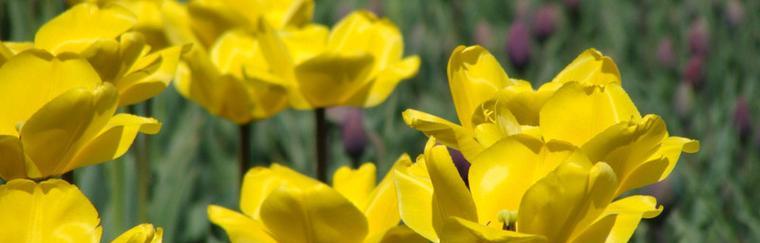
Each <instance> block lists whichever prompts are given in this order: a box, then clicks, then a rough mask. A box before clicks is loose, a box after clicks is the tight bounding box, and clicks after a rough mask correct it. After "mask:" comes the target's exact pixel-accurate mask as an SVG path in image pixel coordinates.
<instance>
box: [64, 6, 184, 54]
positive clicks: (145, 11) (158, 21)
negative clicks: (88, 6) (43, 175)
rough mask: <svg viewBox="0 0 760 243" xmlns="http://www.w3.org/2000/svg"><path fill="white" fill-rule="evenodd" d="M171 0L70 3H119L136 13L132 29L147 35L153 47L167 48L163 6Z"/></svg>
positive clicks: (146, 38) (147, 39)
mask: <svg viewBox="0 0 760 243" xmlns="http://www.w3.org/2000/svg"><path fill="white" fill-rule="evenodd" d="M166 1H169V0H68V1H67V2H69V4H70V5H72V6H73V5H76V4H79V3H84V2H88V3H94V4H97V5H99V6H107V5H119V6H121V7H123V8H125V9H128V10H129V11H131V12H132V13H134V14H135V17H136V23H135V26H134V27H133V28H132V30H135V31H137V32H140V33H142V34H143V35H145V40H146V42H147V43H148V45H150V46H151V47H153V48H165V47H168V46H169V41H168V40H167V38H166V34H165V33H164V20H163V15H162V13H161V8H162V5H163V4H164V2H166Z"/></svg>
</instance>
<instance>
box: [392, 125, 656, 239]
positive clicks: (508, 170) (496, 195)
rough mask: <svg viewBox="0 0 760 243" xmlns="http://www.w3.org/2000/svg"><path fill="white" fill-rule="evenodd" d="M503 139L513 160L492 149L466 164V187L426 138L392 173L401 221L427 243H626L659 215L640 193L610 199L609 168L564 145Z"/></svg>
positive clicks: (612, 180) (443, 150)
mask: <svg viewBox="0 0 760 243" xmlns="http://www.w3.org/2000/svg"><path fill="white" fill-rule="evenodd" d="M510 139H514V140H510V141H509V142H508V143H504V144H503V146H501V147H499V149H500V150H504V149H506V150H507V151H504V152H503V153H509V154H510V155H512V154H514V155H512V156H507V157H504V156H503V155H504V154H500V155H502V156H501V157H495V156H496V155H497V154H496V153H499V152H501V151H497V150H496V149H495V150H494V151H490V152H484V153H483V155H482V156H483V157H482V158H480V157H479V160H480V161H475V162H473V164H472V167H471V168H470V172H469V173H470V174H469V185H470V188H467V187H466V186H465V182H464V181H462V179H461V178H460V176H459V174H458V172H457V170H456V168H455V166H454V164H453V162H452V160H451V157H450V156H449V154H448V151H447V149H446V147H445V146H442V145H434V144H435V140H434V139H431V140H430V141H429V143H428V145H427V146H426V149H425V153H424V155H421V156H420V157H419V158H418V159H417V162H416V163H415V164H412V163H411V162H407V163H406V164H402V165H399V166H397V167H396V169H395V180H396V187H397V188H396V189H397V190H398V197H399V198H398V200H399V212H400V214H401V218H402V219H403V221H404V223H405V224H406V225H408V226H409V227H410V228H411V229H413V230H415V231H416V232H418V233H419V234H421V235H423V236H425V237H426V238H427V239H429V240H431V241H435V242H438V241H441V242H604V241H605V240H609V241H610V242H626V241H627V240H628V239H629V238H630V236H631V235H632V234H633V229H635V228H636V226H637V225H638V223H639V221H640V219H641V218H652V217H655V216H657V215H658V214H659V212H660V211H661V210H662V209H661V208H657V207H656V202H655V199H654V198H653V197H648V196H638V195H636V196H629V197H625V198H623V199H619V200H617V201H614V202H613V198H614V196H615V195H614V193H615V189H616V188H617V184H618V180H617V176H616V175H615V173H614V172H613V170H612V168H610V166H609V165H607V164H606V163H604V162H598V163H595V164H593V163H591V162H590V161H589V160H588V158H586V157H585V156H584V155H583V154H582V153H581V152H580V150H577V149H574V148H573V147H572V146H571V145H569V144H553V143H551V144H546V145H541V144H540V143H538V144H536V143H534V142H535V140H531V139H534V138H532V137H530V136H524V137H522V138H517V137H515V138H510ZM522 139H525V140H522ZM536 146H537V147H536Z"/></svg>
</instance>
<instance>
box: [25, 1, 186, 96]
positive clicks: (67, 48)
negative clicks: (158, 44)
mask: <svg viewBox="0 0 760 243" xmlns="http://www.w3.org/2000/svg"><path fill="white" fill-rule="evenodd" d="M137 20H138V19H137V18H136V17H135V15H134V14H133V13H132V12H131V11H129V10H127V9H125V8H123V7H121V6H120V5H106V6H104V7H99V6H98V5H96V4H93V3H81V4H77V5H75V6H74V7H72V8H71V9H69V10H67V11H65V12H63V13H62V14H60V15H58V16H56V17H55V18H53V19H51V20H50V21H48V22H47V23H45V24H44V25H43V26H42V27H40V29H39V30H38V31H37V33H36V35H35V38H34V43H33V44H31V43H30V44H25V45H19V44H14V45H15V46H17V47H21V48H32V47H33V48H38V49H43V50H47V51H49V52H51V53H53V54H55V55H58V54H62V53H76V54H79V55H81V56H84V57H85V58H87V59H88V60H89V62H90V63H91V64H92V66H93V67H95V69H96V70H97V71H98V74H100V78H101V79H102V80H103V81H106V82H110V83H112V84H113V85H114V86H115V87H116V89H117V91H118V94H119V96H118V98H119V99H118V103H119V106H124V105H131V104H136V103H139V102H142V101H145V100H147V99H149V98H151V97H153V96H156V95H158V94H159V93H161V91H163V90H164V89H165V88H166V87H167V86H168V85H169V82H170V81H171V80H172V79H173V77H174V73H175V71H176V68H177V64H178V62H179V58H180V55H181V54H182V51H183V48H182V47H180V46H172V47H167V48H164V49H161V50H158V51H152V49H151V46H150V45H148V44H147V41H146V39H145V37H144V35H143V34H142V33H139V32H131V31H130V30H139V29H138V28H137V27H136V24H138V23H139V22H137ZM11 44H13V43H11ZM22 50H23V49H22ZM19 51H21V50H19V49H16V50H15V52H16V53H17V52H19Z"/></svg>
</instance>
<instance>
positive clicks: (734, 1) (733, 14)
mask: <svg viewBox="0 0 760 243" xmlns="http://www.w3.org/2000/svg"><path fill="white" fill-rule="evenodd" d="M725 14H726V22H728V26H730V27H736V26H738V25H739V24H741V23H742V21H743V20H744V6H742V2H741V1H739V0H729V1H728V2H726V13H725Z"/></svg>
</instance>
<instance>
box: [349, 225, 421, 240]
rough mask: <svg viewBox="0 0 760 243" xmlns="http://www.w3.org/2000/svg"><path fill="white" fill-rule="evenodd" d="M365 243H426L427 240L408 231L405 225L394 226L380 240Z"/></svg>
mask: <svg viewBox="0 0 760 243" xmlns="http://www.w3.org/2000/svg"><path fill="white" fill-rule="evenodd" d="M364 242H365V243H372V242H380V243H428V242H430V241H428V240H427V239H425V237H422V236H421V235H419V234H417V233H416V232H414V231H413V230H411V229H409V227H406V225H399V226H395V227H393V228H391V229H389V230H388V231H387V232H386V233H385V234H384V235H382V239H380V240H379V241H378V240H374V239H367V240H365V241H364Z"/></svg>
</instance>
